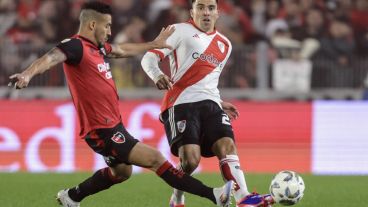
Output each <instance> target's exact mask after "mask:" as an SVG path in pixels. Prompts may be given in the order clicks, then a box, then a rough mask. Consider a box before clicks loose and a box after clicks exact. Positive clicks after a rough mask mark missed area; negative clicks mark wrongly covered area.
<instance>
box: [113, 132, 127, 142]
mask: <svg viewBox="0 0 368 207" xmlns="http://www.w3.org/2000/svg"><path fill="white" fill-rule="evenodd" d="M111 140H112V141H113V142H115V143H118V144H122V143H124V142H125V136H124V134H123V133H121V132H116V133H115V134H114V136H112V137H111Z"/></svg>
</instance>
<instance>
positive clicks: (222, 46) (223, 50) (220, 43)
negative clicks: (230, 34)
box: [217, 41, 225, 53]
mask: <svg viewBox="0 0 368 207" xmlns="http://www.w3.org/2000/svg"><path fill="white" fill-rule="evenodd" d="M217 46H218V47H219V49H220V51H221V53H224V52H225V44H224V43H223V42H221V41H217Z"/></svg>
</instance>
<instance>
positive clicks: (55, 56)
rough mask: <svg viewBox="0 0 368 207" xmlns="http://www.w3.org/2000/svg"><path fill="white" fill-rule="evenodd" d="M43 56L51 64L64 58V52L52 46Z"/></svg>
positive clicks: (62, 60)
mask: <svg viewBox="0 0 368 207" xmlns="http://www.w3.org/2000/svg"><path fill="white" fill-rule="evenodd" d="M45 56H46V58H47V60H48V63H49V64H50V65H52V66H53V65H56V64H58V63H61V62H64V61H65V60H66V56H65V54H64V53H63V52H61V51H60V49H58V48H52V49H51V50H50V51H49V52H47V53H46V55H45Z"/></svg>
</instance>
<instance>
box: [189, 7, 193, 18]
mask: <svg viewBox="0 0 368 207" xmlns="http://www.w3.org/2000/svg"><path fill="white" fill-rule="evenodd" d="M189 12H190V17H192V19H193V9H190V10H189Z"/></svg>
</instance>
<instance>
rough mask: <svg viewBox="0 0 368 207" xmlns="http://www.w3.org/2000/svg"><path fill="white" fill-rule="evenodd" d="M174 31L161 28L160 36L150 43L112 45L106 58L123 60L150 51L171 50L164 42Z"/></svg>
mask: <svg viewBox="0 0 368 207" xmlns="http://www.w3.org/2000/svg"><path fill="white" fill-rule="evenodd" d="M174 31H175V28H174V27H172V26H169V27H166V28H162V30H161V32H160V34H159V35H158V36H157V37H156V38H155V39H154V40H153V41H152V42H145V43H120V44H113V45H111V47H112V50H111V53H109V54H108V55H107V57H110V58H125V57H132V56H135V55H138V54H140V53H143V52H145V51H147V50H152V49H164V48H168V49H171V46H170V45H168V44H167V43H166V40H167V38H169V37H170V35H171V34H172V33H173V32H174Z"/></svg>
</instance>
